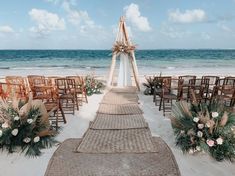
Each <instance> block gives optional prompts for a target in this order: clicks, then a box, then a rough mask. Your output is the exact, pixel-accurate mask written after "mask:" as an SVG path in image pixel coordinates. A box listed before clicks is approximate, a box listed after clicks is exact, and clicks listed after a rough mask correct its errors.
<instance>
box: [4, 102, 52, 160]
mask: <svg viewBox="0 0 235 176" xmlns="http://www.w3.org/2000/svg"><path fill="white" fill-rule="evenodd" d="M55 135H56V133H55V131H53V130H51V129H50V123H49V120H48V114H47V111H46V109H45V106H44V104H43V103H42V102H41V101H40V100H32V98H29V100H28V102H23V101H21V100H16V99H13V101H12V103H9V102H6V101H4V100H2V99H1V100H0V148H2V149H5V150H7V151H8V152H9V153H13V152H19V151H21V152H25V155H26V156H29V157H35V156H40V155H41V154H42V152H41V150H42V149H45V148H49V147H52V146H53V145H54V144H55V143H56V141H55V139H54V137H55Z"/></svg>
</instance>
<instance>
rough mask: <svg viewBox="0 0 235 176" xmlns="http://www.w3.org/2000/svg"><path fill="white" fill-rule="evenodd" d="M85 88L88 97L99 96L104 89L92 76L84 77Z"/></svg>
mask: <svg viewBox="0 0 235 176" xmlns="http://www.w3.org/2000/svg"><path fill="white" fill-rule="evenodd" d="M85 88H86V92H87V95H88V96H91V95H93V94H100V93H101V90H102V89H103V88H104V84H103V83H102V82H100V81H98V80H96V79H95V78H94V76H92V75H87V76H86V77H85Z"/></svg>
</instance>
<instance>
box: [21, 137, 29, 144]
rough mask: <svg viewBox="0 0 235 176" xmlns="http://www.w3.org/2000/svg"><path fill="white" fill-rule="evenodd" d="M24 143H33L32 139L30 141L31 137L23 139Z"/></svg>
mask: <svg viewBox="0 0 235 176" xmlns="http://www.w3.org/2000/svg"><path fill="white" fill-rule="evenodd" d="M23 141H24V142H25V143H29V142H30V141H31V139H30V138H29V137H26V138H24V139H23Z"/></svg>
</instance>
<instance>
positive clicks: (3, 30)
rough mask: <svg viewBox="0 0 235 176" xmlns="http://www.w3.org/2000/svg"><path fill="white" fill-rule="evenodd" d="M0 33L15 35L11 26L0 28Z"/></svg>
mask: <svg viewBox="0 0 235 176" xmlns="http://www.w3.org/2000/svg"><path fill="white" fill-rule="evenodd" d="M0 33H5V34H6V33H14V30H13V29H12V28H11V27H10V26H7V25H6V26H0Z"/></svg>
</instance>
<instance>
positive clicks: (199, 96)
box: [152, 75, 235, 116]
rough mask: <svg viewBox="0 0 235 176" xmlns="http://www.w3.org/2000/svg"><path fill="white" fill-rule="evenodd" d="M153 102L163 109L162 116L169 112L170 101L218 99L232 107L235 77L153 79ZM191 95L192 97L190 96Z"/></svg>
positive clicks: (208, 101)
mask: <svg viewBox="0 0 235 176" xmlns="http://www.w3.org/2000/svg"><path fill="white" fill-rule="evenodd" d="M152 80H153V85H154V88H153V89H154V92H153V102H155V105H157V106H159V111H160V110H162V109H163V115H164V116H165V113H166V112H171V108H172V101H173V100H175V101H180V100H186V101H191V102H192V101H197V103H200V102H206V103H210V102H211V101H212V100H213V99H215V98H219V99H222V101H224V103H225V105H227V106H230V107H233V106H234V104H235V77H225V78H219V77H218V76H203V77H201V78H196V76H193V75H186V76H179V77H178V78H172V77H170V76H161V77H153V78H152ZM192 95H193V96H192Z"/></svg>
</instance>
